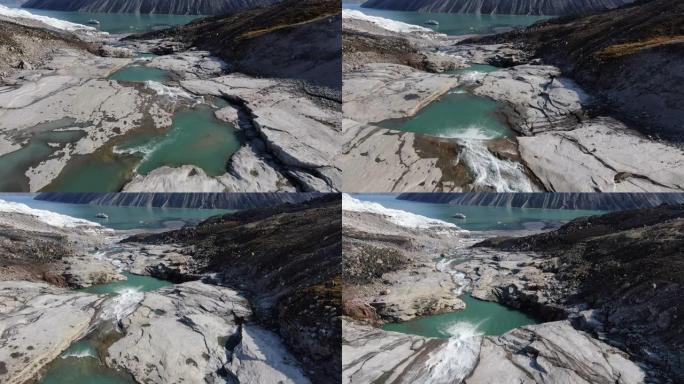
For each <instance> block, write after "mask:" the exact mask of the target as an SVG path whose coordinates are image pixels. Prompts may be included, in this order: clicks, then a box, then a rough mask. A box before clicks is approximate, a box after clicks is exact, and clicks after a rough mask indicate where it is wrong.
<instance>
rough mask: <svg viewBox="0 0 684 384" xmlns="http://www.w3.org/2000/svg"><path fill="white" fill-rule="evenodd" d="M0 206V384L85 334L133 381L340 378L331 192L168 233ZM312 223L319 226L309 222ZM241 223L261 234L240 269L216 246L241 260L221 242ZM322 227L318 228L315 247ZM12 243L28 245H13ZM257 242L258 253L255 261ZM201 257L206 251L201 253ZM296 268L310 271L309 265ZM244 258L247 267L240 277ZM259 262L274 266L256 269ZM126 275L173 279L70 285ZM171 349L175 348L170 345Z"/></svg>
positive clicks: (23, 378)
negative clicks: (137, 285) (107, 291)
mask: <svg viewBox="0 0 684 384" xmlns="http://www.w3.org/2000/svg"><path fill="white" fill-rule="evenodd" d="M333 197H335V198H333ZM4 204H5V205H3V206H2V207H0V242H1V244H2V248H0V250H1V252H0V258H2V261H3V263H2V264H3V268H2V269H0V330H1V331H2V333H3V339H2V340H1V341H0V343H2V344H0V367H1V368H2V369H0V377H1V378H2V381H3V382H8V383H24V382H30V381H31V380H35V379H37V378H39V377H40V376H41V375H44V374H45V373H46V369H47V368H49V367H50V365H51V362H52V361H53V360H54V359H56V358H58V356H59V355H60V354H61V353H62V352H64V351H65V350H66V349H67V348H68V347H69V346H70V345H71V344H72V343H74V342H76V341H78V340H85V339H84V338H93V337H94V338H95V339H96V340H97V343H96V345H97V348H98V350H99V355H100V356H101V357H102V364H103V366H105V367H108V368H111V369H115V370H117V371H121V372H126V373H127V374H130V375H132V377H133V378H134V380H135V382H150V383H166V382H179V381H185V382H200V381H205V380H209V381H210V382H219V381H226V380H228V381H231V380H238V381H239V382H254V381H269V382H283V383H309V382H331V383H332V382H337V380H338V378H339V374H340V373H339V369H338V367H339V358H340V357H339V337H340V334H339V333H340V328H339V327H340V326H339V321H340V320H339V316H340V314H339V313H338V312H339V308H340V305H339V297H338V295H339V294H340V292H341V287H340V286H339V275H338V273H339V272H338V269H337V268H339V259H338V257H336V256H335V255H336V254H339V250H338V249H339V217H337V215H336V214H334V213H335V212H339V198H337V197H336V196H332V197H323V198H319V199H316V200H314V201H311V202H306V203H298V204H286V205H282V206H276V207H271V208H261V209H253V210H247V211H242V212H238V213H235V214H229V215H226V216H218V217H215V218H211V219H208V220H206V221H205V222H203V223H201V224H199V225H198V226H197V227H195V228H186V229H182V230H178V231H175V232H160V231H158V232H146V233H140V231H139V230H135V231H113V230H107V229H105V228H103V227H101V226H99V225H98V224H95V223H90V222H87V221H85V220H81V219H73V218H69V217H68V216H62V215H57V214H52V213H51V212H48V211H36V210H32V209H30V208H28V207H26V206H22V205H21V204H16V203H4ZM55 215H56V216H55ZM56 222H60V223H64V224H63V226H61V227H59V226H55V223H56ZM288 222H289V223H290V224H289V225H288V224H287V223H288ZM336 222H337V223H338V224H336ZM49 223H51V224H49ZM312 227H315V228H317V229H316V230H315V231H313V232H312V230H311V228H312ZM273 228H279V229H280V230H281V231H282V234H281V235H280V236H285V237H287V238H288V239H289V242H290V248H288V250H284V249H283V248H280V249H281V252H287V255H288V257H281V258H280V260H281V263H280V264H275V263H271V260H269V259H268V257H271V256H272V255H273V250H274V249H275V248H273V247H278V246H281V245H282V244H283V241H282V238H278V236H279V235H276V234H273V233H272V230H273ZM245 229H249V230H251V231H254V235H257V234H260V235H257V236H258V237H260V238H261V239H263V240H262V241H263V242H262V243H261V244H259V243H254V242H251V241H247V242H246V243H244V244H243V245H242V251H241V252H244V254H246V255H249V264H248V265H244V266H243V267H242V269H241V270H240V271H239V272H238V268H239V266H240V264H241V263H243V261H240V259H239V258H238V259H236V260H232V259H230V258H228V259H223V255H231V254H232V255H235V257H238V255H239V253H240V252H238V251H237V249H234V250H233V252H228V251H227V250H226V249H225V248H224V247H226V246H228V244H230V245H236V244H238V240H237V238H234V239H233V240H230V235H229V233H230V231H231V230H232V231H234V233H235V234H236V235H238V234H241V233H242V231H243V230H245ZM221 231H227V232H225V233H226V237H223V236H222V235H217V233H221ZM264 233H267V234H268V235H263V234H264ZM324 233H325V235H323V234H324ZM306 234H308V236H309V237H307V235H306ZM336 234H337V235H336ZM22 236H23V237H22ZM319 236H325V238H326V239H327V240H326V241H325V243H321V242H320V240H319V239H320V237H319ZM336 236H337V237H336ZM314 239H316V241H315V242H314V241H313V240H314ZM122 240H123V242H122ZM225 242H227V243H225ZM24 244H25V245H24ZM59 244H67V245H68V247H65V248H64V249H61V248H58V245H59ZM269 244H270V245H269ZM22 247H23V248H22ZM269 247H270V248H269ZM8 249H12V251H9V250H8ZM21 249H26V252H25V253H18V252H17V250H21ZM224 252H225V253H224ZM255 252H259V254H263V256H264V257H266V258H262V259H259V257H254V255H255ZM290 252H294V253H295V254H296V256H295V255H293V254H292V253H290ZM44 255H50V256H48V257H51V258H52V264H45V262H44V261H42V260H43V259H44V258H45V256H44ZM210 255H211V257H212V258H213V259H210V260H207V259H206V257H209V256H210ZM7 261H9V267H8V268H6V267H5V266H6V265H8V263H6V262H7ZM314 261H315V262H314ZM221 263H226V265H231V268H229V269H224V268H227V267H221ZM302 266H308V267H307V268H309V269H310V268H314V267H315V270H316V273H314V272H313V269H312V270H311V271H308V272H305V271H304V269H302ZM43 267H47V269H49V271H50V274H49V275H48V274H46V273H45V272H44V271H43V269H42V268H43ZM247 267H249V268H253V267H256V268H257V270H255V271H254V272H253V273H256V275H254V276H253V277H252V278H247V279H245V278H246V277H247V276H248V274H247V269H245V268H247ZM264 268H271V269H273V272H274V273H271V274H261V273H258V272H257V271H259V270H263V269H264ZM8 270H9V272H8ZM292 270H298V271H300V274H297V275H295V274H292V273H291V272H290V271H292ZM17 271H21V272H22V273H18V272H17ZM278 271H285V274H282V275H278ZM123 272H126V273H133V274H137V275H143V276H153V277H157V278H160V279H164V280H168V281H171V282H173V283H174V284H173V285H170V286H168V287H166V288H162V289H158V290H155V291H151V292H140V291H135V290H129V291H130V292H129V291H125V292H120V293H119V294H117V295H98V294H91V293H83V292H76V291H74V290H72V289H73V288H83V287H90V286H94V285H100V284H106V283H110V282H113V281H117V280H125V279H126V276H124V275H123V274H122V273H123ZM231 272H235V274H234V275H233V274H231ZM280 273H282V272H280ZM267 276H270V277H269V278H270V279H271V280H267ZM285 277H287V278H288V280H285V279H284V278H285ZM67 287H68V288H71V289H68V288H67ZM53 321H58V322H59V327H55V326H54V325H53V324H52V322H53ZM141 335H143V337H140V336H141ZM336 346H337V347H336ZM169 349H170V350H174V351H178V354H169V353H168V350H169Z"/></svg>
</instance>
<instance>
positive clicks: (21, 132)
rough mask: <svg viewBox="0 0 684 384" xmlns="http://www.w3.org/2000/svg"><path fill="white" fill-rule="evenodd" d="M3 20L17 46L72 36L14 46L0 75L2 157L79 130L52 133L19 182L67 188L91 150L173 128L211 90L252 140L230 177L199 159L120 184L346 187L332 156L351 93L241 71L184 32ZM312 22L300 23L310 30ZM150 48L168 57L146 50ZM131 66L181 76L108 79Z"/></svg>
mask: <svg viewBox="0 0 684 384" xmlns="http://www.w3.org/2000/svg"><path fill="white" fill-rule="evenodd" d="M0 23H2V24H3V26H4V25H7V26H9V27H10V29H9V30H10V31H11V32H12V33H11V34H8V36H7V39H9V40H8V41H9V43H8V44H9V45H10V48H11V45H12V44H16V42H17V41H24V40H25V39H28V38H29V37H31V36H33V38H34V39H39V41H41V42H42V43H41V44H50V41H51V40H55V39H58V38H60V39H63V40H64V41H65V42H66V43H63V44H55V45H54V48H52V49H50V50H45V51H43V52H35V53H34V55H33V56H30V57H28V56H27V57H25V56H20V55H17V54H16V50H15V51H12V52H9V54H10V58H11V57H13V56H17V60H18V61H17V63H18V64H16V63H13V64H12V63H11V65H13V66H14V67H13V68H8V72H6V73H5V74H4V75H3V76H2V78H1V80H0V81H1V83H0V84H2V85H1V86H0V116H2V119H1V120H2V124H0V156H1V155H14V154H15V153H17V151H20V150H24V151H26V152H28V151H30V150H31V149H28V148H29V147H28V146H27V145H28V144H30V143H33V141H34V140H35V139H34V138H35V137H36V135H38V134H43V135H48V136H49V135H55V134H65V133H70V134H73V135H74V138H73V139H70V140H69V141H67V142H64V141H60V140H58V139H51V138H48V139H47V143H48V144H49V153H46V154H45V155H42V156H38V157H36V158H35V159H33V160H29V161H28V162H24V163H22V164H25V166H26V169H16V170H13V172H14V174H13V175H14V176H15V177H16V179H17V182H15V183H13V184H12V186H11V188H12V189H15V190H17V191H31V192H34V191H41V190H43V191H44V190H53V189H63V188H64V187H67V188H68V187H69V185H66V186H65V185H62V184H61V180H60V176H61V175H63V174H64V173H65V172H66V171H73V169H76V168H77V167H78V166H79V164H82V163H83V162H86V161H88V159H99V158H108V157H112V156H115V152H116V145H117V143H119V142H121V141H122V140H123V139H124V138H127V137H134V136H135V135H140V134H141V133H144V132H147V133H148V134H149V133H153V134H157V135H159V134H161V135H163V134H164V133H163V132H164V131H166V130H168V129H169V127H170V126H171V122H172V118H173V116H174V113H175V112H177V111H179V110H182V109H184V108H185V109H187V108H191V107H192V106H193V105H195V104H196V103H198V102H203V103H209V104H211V98H212V97H215V98H218V99H222V100H224V101H225V102H227V104H228V106H227V107H224V108H221V109H219V110H217V111H216V117H217V118H218V119H220V120H222V121H224V122H225V123H226V125H232V126H234V127H235V128H236V129H237V130H238V131H239V132H238V134H239V136H241V139H242V140H243V141H244V143H243V145H242V147H241V148H240V149H239V150H238V152H237V153H235V154H234V155H233V156H232V157H231V159H230V160H229V161H228V163H227V164H226V172H225V173H224V174H223V175H220V176H210V175H207V174H206V173H205V172H204V170H202V169H201V168H199V167H197V166H194V165H183V166H180V167H170V166H162V167H160V168H157V169H155V170H153V171H151V172H149V173H148V174H147V175H140V174H137V173H136V172H135V168H132V169H130V170H129V171H127V172H128V174H127V176H126V179H127V180H126V181H125V182H124V184H123V185H120V186H118V187H117V188H119V190H122V191H127V192H132V191H146V192H150V191H152V192H154V191H176V192H183V191H192V192H200V191H201V192H240V191H250V192H295V191H322V192H328V191H336V190H338V189H339V188H340V183H341V181H340V179H341V171H340V170H339V169H338V168H336V167H335V166H334V165H333V162H332V156H333V155H334V153H336V151H337V148H338V147H339V145H340V144H339V132H340V130H341V126H340V124H341V123H340V121H341V112H340V110H341V100H340V99H339V94H337V95H336V92H334V89H333V88H331V87H330V86H316V85H315V84H311V83H309V79H305V80H297V79H288V78H275V77H274V78H256V77H251V76H248V75H243V74H240V73H238V72H235V69H234V68H233V65H232V63H227V62H225V61H223V60H222V59H220V58H218V57H216V56H213V55H212V53H211V52H210V51H206V50H200V49H197V48H195V47H193V46H187V45H184V44H180V43H179V42H178V41H177V40H175V39H174V38H165V39H140V38H138V39H135V40H131V39H121V38H122V37H123V36H114V35H111V36H110V35H108V34H103V33H96V32H93V31H91V30H87V29H86V30H70V31H65V30H60V29H57V28H55V27H52V26H49V25H46V24H41V23H40V22H38V21H35V20H30V19H19V18H17V19H11V18H9V19H7V18H6V19H5V20H0ZM23 25H26V26H23ZM306 25H307V23H306V22H302V23H301V28H305V27H306ZM3 28H4V27H3ZM3 36H4V35H3ZM263 38H264V39H267V38H268V36H267V35H266V36H264V37H263ZM22 39H24V40H22ZM50 39H51V40H50ZM280 43H281V44H287V42H286V41H284V42H280ZM29 45H30V44H28V43H25V46H26V47H27V48H26V49H24V50H22V51H23V52H26V51H29V50H30V49H33V48H32V47H31V46H29ZM161 47H166V48H168V49H166V50H162V49H161ZM31 52H33V51H31ZM151 53H157V54H162V55H159V56H155V57H153V58H144V57H143V58H141V55H149V54H151ZM22 63H24V64H22ZM131 65H135V66H142V67H143V68H156V69H160V70H164V71H166V73H168V74H170V77H171V78H172V80H171V81H169V82H168V83H167V84H161V83H156V82H147V83H132V82H122V81H114V80H108V79H107V77H108V76H109V75H111V74H112V73H114V72H116V71H117V70H120V69H122V68H125V67H130V66H131ZM293 65H294V64H293ZM4 69H5V68H4V67H1V68H0V70H4ZM226 129H229V127H228V126H227V127H226ZM51 140H53V141H55V142H54V143H53V142H52V141H51ZM28 156H31V155H28ZM5 158H7V157H5ZM29 159H30V158H29ZM0 161H1V159H0ZM121 161H123V160H121ZM22 166H23V165H22ZM117 191H118V190H117Z"/></svg>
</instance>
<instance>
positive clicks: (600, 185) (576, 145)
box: [518, 118, 684, 192]
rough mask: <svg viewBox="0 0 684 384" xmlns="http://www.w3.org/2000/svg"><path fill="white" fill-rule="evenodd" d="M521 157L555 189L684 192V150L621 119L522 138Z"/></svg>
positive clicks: (551, 188)
mask: <svg viewBox="0 0 684 384" xmlns="http://www.w3.org/2000/svg"><path fill="white" fill-rule="evenodd" d="M518 142H519V150H520V155H521V158H522V161H523V162H524V163H525V164H526V165H527V167H529V169H530V170H531V171H532V172H533V173H534V174H535V175H536V176H537V178H538V179H539V180H540V181H541V182H542V184H544V186H545V187H546V189H547V190H549V191H554V192H578V191H579V192H596V191H601V192H680V191H682V190H684V152H682V150H681V149H679V148H677V147H675V146H672V145H669V144H667V143H661V142H657V141H652V140H650V139H647V138H644V137H643V136H641V135H639V134H638V133H637V132H635V131H633V130H630V129H629V128H627V127H626V126H624V124H622V123H620V122H619V121H616V120H613V119H610V118H600V119H593V120H589V121H586V122H584V123H582V124H581V125H579V126H577V127H576V129H573V130H570V131H565V132H549V133H545V134H542V135H538V136H534V137H521V138H519V139H518Z"/></svg>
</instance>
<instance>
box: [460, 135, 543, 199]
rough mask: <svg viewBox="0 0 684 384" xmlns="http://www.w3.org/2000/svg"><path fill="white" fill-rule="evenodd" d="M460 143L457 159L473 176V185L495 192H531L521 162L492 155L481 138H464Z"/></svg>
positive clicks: (530, 186)
mask: <svg viewBox="0 0 684 384" xmlns="http://www.w3.org/2000/svg"><path fill="white" fill-rule="evenodd" d="M460 144H461V146H462V149H461V153H460V155H459V160H462V161H463V163H464V164H465V166H466V167H468V169H469V170H470V172H471V173H472V174H473V175H474V176H475V181H474V182H473V185H474V186H475V187H479V188H481V189H485V190H493V191H496V192H532V190H533V189H532V183H531V182H530V180H529V179H528V178H527V175H525V172H523V167H522V165H521V164H519V163H515V162H512V161H508V160H502V159H499V158H498V157H496V156H494V155H493V154H492V153H491V152H490V151H489V149H487V146H486V145H485V143H484V141H482V140H464V141H460Z"/></svg>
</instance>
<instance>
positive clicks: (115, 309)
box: [100, 287, 145, 323]
mask: <svg viewBox="0 0 684 384" xmlns="http://www.w3.org/2000/svg"><path fill="white" fill-rule="evenodd" d="M144 297H145V294H144V293H143V292H142V287H137V288H124V289H121V290H119V291H117V292H116V296H114V297H113V298H111V299H110V300H108V301H107V302H106V303H105V305H104V306H103V307H102V311H101V312H100V319H102V320H115V321H116V322H117V323H118V322H121V320H123V319H125V318H126V317H128V316H129V315H130V314H131V313H133V311H135V309H136V308H137V306H138V304H139V303H140V302H141V301H142V299H143V298H144Z"/></svg>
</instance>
